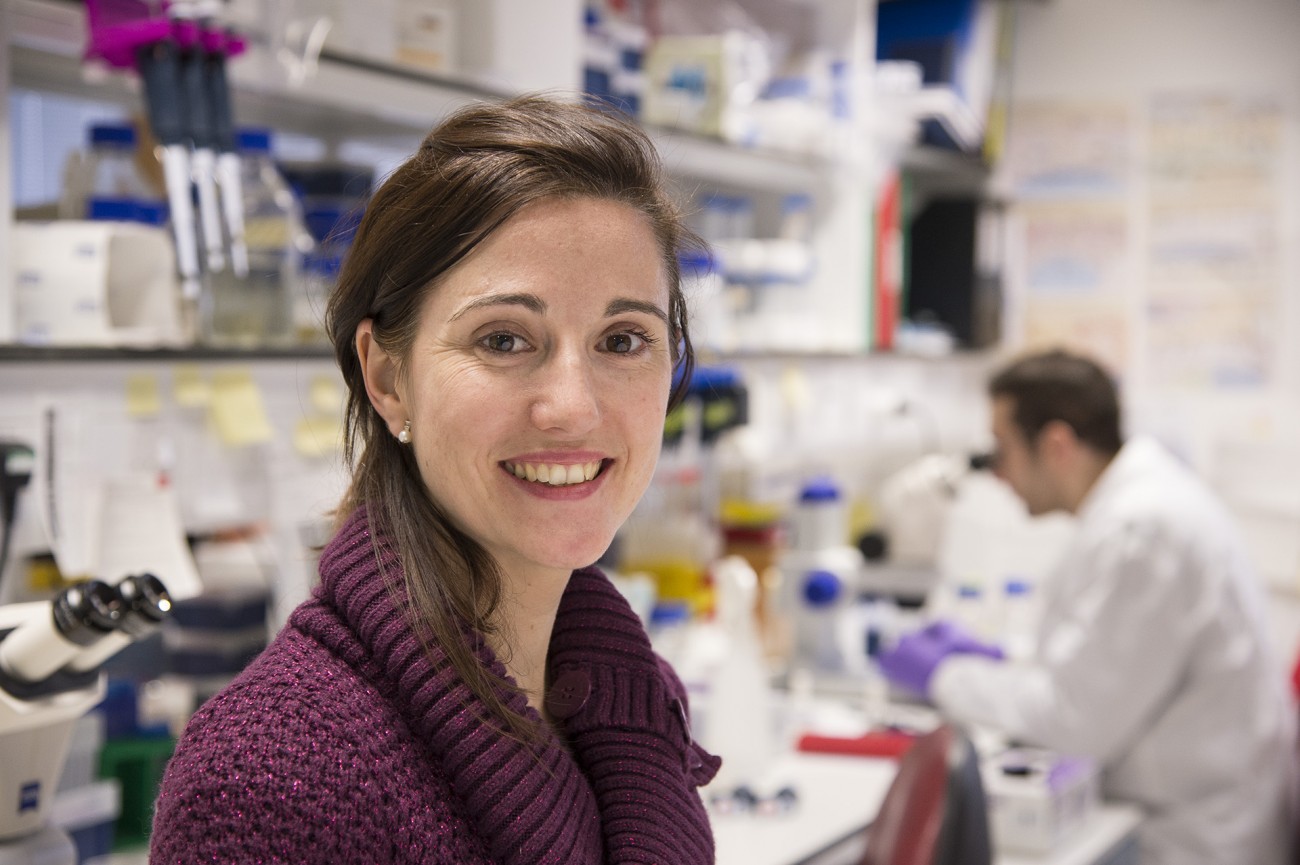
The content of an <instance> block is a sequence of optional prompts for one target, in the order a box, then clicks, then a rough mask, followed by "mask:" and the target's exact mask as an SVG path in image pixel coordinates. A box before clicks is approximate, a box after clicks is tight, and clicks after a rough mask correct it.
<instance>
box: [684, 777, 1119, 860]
mask: <svg viewBox="0 0 1300 865" xmlns="http://www.w3.org/2000/svg"><path fill="white" fill-rule="evenodd" d="M896 768H897V764H896V763H895V761H893V760H889V759H884V758H874V757H855V756H838V755H830V754H808V753H800V752H791V753H788V754H785V755H783V756H782V757H780V758H779V759H778V760H777V761H776V763H775V764H774V765H773V766H772V767H771V769H770V770H769V773H768V780H769V781H770V782H771V784H772V785H777V784H779V785H781V786H790V787H792V788H793V789H794V790H795V791H796V793H797V795H798V804H797V805H796V806H795V807H794V808H793V809H791V810H789V811H787V812H784V813H772V814H755V813H751V812H737V813H729V814H719V813H717V812H716V810H714V812H713V813H711V815H710V816H711V820H712V824H713V834H714V839H715V841H716V844H717V865H857V863H859V862H860V861H861V859H862V854H863V851H864V849H865V846H866V839H865V833H866V829H867V826H868V825H869V824H870V822H871V820H872V819H873V818H874V817H875V814H876V812H877V811H878V810H879V809H880V805H881V803H882V802H883V801H884V798H885V793H886V791H887V790H888V789H889V785H890V783H891V782H892V781H893V778H894V774H895V770H896ZM705 792H706V794H707V788H706V791H705ZM1140 822H1141V815H1140V812H1139V810H1138V809H1137V808H1136V807H1134V806H1131V805H1123V804H1116V803H1102V804H1101V805H1100V806H1099V807H1098V808H1097V810H1096V811H1095V812H1094V813H1093V814H1092V815H1091V817H1090V818H1089V819H1088V821H1087V822H1086V823H1085V824H1084V825H1083V826H1081V827H1079V828H1078V829H1077V830H1076V831H1075V832H1074V833H1073V834H1071V835H1070V836H1068V837H1067V838H1066V839H1065V840H1064V841H1063V842H1062V843H1061V844H1060V845H1059V846H1058V847H1057V848H1056V849H1055V850H1053V851H1052V852H1051V853H1050V854H1047V855H1042V856H1029V855H1023V854H1010V853H997V854H996V855H995V857H994V863H995V865H1132V863H1134V862H1136V842H1135V833H1136V830H1137V827H1138V824H1139V823H1140Z"/></svg>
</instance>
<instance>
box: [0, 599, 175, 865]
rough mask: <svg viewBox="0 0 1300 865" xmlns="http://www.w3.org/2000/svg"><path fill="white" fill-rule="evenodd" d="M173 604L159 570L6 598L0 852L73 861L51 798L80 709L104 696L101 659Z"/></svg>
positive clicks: (1, 611) (0, 665)
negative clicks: (53, 821)
mask: <svg viewBox="0 0 1300 865" xmlns="http://www.w3.org/2000/svg"><path fill="white" fill-rule="evenodd" d="M170 610H171V599H170V597H169V596H168V594H167V589H166V587H165V586H164V585H163V583H162V581H161V580H159V579H158V578H157V577H156V576H154V575H153V574H137V575H132V576H128V577H126V578H125V579H123V580H122V581H121V582H120V583H118V584H117V585H115V586H114V585H109V584H108V583H105V582H101V581H99V580H90V581H88V582H84V583H77V584H74V585H71V586H69V587H67V588H65V589H64V590H63V591H61V592H60V593H59V594H58V595H56V596H55V597H54V599H53V600H50V601H40V602H34V603H25V604H9V605H6V606H3V607H0V767H2V768H0V862H6V863H8V862H41V863H47V865H55V863H64V862H66V863H67V865H76V861H77V859H76V852H75V850H74V848H73V846H72V842H71V840H70V839H69V838H68V837H67V835H66V834H64V833H63V832H61V831H60V830H59V829H57V828H56V827H54V826H52V825H50V824H49V822H48V815H49V806H50V804H51V803H52V802H53V799H54V793H55V790H56V789H57V787H58V781H59V775H60V774H61V773H62V771H63V763H64V760H65V759H66V758H67V755H68V748H69V746H70V745H71V739H72V731H73V727H74V726H75V724H76V721H77V719H78V718H80V717H81V716H82V715H84V714H85V713H86V712H88V711H90V710H91V709H92V708H94V707H95V706H96V705H98V704H99V702H100V701H101V700H103V698H104V691H105V683H104V678H105V677H104V675H103V673H102V672H100V666H101V665H102V664H103V663H104V661H106V660H107V659H108V658H109V657H111V656H112V655H113V654H115V653H116V652H118V651H119V650H121V649H123V648H125V647H126V646H127V645H129V644H130V643H131V642H132V641H134V640H136V639H138V638H140V637H142V636H144V635H146V634H148V633H151V632H152V631H154V630H155V629H156V628H158V627H159V626H160V625H161V623H162V621H163V619H164V618H166V616H167V614H168V613H169V612H170Z"/></svg>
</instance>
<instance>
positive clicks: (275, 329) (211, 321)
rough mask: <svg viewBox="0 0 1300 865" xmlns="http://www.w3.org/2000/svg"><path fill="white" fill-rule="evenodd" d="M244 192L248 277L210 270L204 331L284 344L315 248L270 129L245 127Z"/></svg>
mask: <svg viewBox="0 0 1300 865" xmlns="http://www.w3.org/2000/svg"><path fill="white" fill-rule="evenodd" d="M238 141H239V154H240V163H241V168H242V171H241V172H240V175H241V177H240V180H241V187H242V189H241V192H242V195H243V205H244V240H245V243H246V244H247V246H248V276H247V277H245V278H243V279H241V278H239V277H238V276H236V275H235V274H234V273H233V272H232V270H231V269H230V268H227V269H226V270H224V271H222V272H220V273H216V274H209V275H208V281H207V286H208V291H207V293H206V300H205V303H204V306H203V315H202V317H201V319H202V322H203V336H204V339H205V341H207V342H209V343H212V344H217V345H236V346H258V345H279V344H285V343H287V342H289V341H290V340H291V338H292V324H293V300H294V298H295V297H296V296H297V294H298V293H300V292H302V291H303V290H304V286H303V256H304V254H305V253H306V252H308V251H309V250H310V249H311V247H312V240H311V235H310V234H309V233H308V231H307V229H306V227H305V226H304V224H303V217H302V209H301V207H300V205H299V204H298V201H297V199H296V198H295V197H294V194H293V191H292V190H291V189H290V188H289V185H288V183H286V182H285V180H284V177H283V176H282V175H281V174H280V172H279V169H277V168H276V167H275V162H274V161H273V160H272V158H271V133H270V132H268V131H267V130H263V129H244V130H240V132H239V136H238Z"/></svg>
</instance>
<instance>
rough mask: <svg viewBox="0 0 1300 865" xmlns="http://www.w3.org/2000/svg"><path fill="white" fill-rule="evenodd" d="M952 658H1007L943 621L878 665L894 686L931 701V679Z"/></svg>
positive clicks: (891, 652)
mask: <svg viewBox="0 0 1300 865" xmlns="http://www.w3.org/2000/svg"><path fill="white" fill-rule="evenodd" d="M949 655H983V656H984V657H986V658H992V659H994V660H998V661H1000V660H1002V657H1003V655H1002V650H1001V649H999V648H998V647H997V646H993V645H990V644H988V643H983V642H981V641H979V640H977V639H975V638H974V637H973V636H971V635H970V634H969V633H967V632H966V631H964V630H963V629H962V628H961V627H960V626H958V625H957V624H955V623H953V622H949V621H943V620H940V621H937V622H934V623H932V624H930V625H927V626H926V627H924V628H922V629H921V630H919V631H914V632H912V633H910V634H907V635H905V636H904V637H902V638H901V639H900V640H899V641H898V643H897V645H895V646H894V648H893V649H890V650H889V651H887V652H884V653H882V654H881V655H880V657H879V659H878V662H879V664H880V671H881V672H882V673H883V674H884V676H885V678H886V679H888V680H889V681H890V682H892V683H893V684H895V685H898V686H900V687H903V688H906V689H907V690H909V691H913V692H915V693H917V694H919V695H921V696H923V697H929V695H930V679H931V678H932V677H933V676H934V671H935V670H936V669H937V668H938V666H939V664H940V663H941V662H942V661H943V660H944V658H947V657H948V656H949Z"/></svg>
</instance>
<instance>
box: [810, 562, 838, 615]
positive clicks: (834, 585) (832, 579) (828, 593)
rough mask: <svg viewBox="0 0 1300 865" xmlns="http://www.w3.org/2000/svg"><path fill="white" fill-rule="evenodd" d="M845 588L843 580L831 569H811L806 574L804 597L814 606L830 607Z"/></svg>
mask: <svg viewBox="0 0 1300 865" xmlns="http://www.w3.org/2000/svg"><path fill="white" fill-rule="evenodd" d="M843 590H844V583H843V581H842V580H840V578H839V577H838V576H836V575H835V574H833V573H831V572H830V571H809V572H808V573H807V574H805V575H804V578H803V597H804V600H805V601H807V602H808V603H809V604H810V605H811V606H813V607H829V606H830V605H831V604H834V603H835V602H836V601H837V600H838V599H839V597H840V595H841V594H842V593H843Z"/></svg>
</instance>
